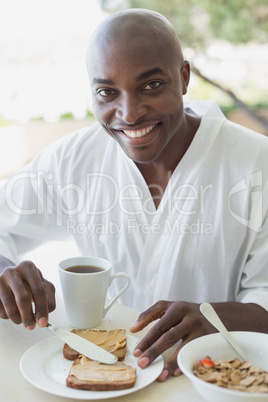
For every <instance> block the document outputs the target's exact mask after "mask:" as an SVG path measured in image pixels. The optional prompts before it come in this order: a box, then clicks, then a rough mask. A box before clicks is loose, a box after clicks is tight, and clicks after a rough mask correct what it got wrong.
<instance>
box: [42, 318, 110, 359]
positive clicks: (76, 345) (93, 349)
mask: <svg viewBox="0 0 268 402" xmlns="http://www.w3.org/2000/svg"><path fill="white" fill-rule="evenodd" d="M47 328H48V329H49V330H50V331H51V332H53V334H54V335H56V336H58V337H59V338H61V339H62V340H63V341H64V342H65V343H67V344H68V345H69V346H70V347H71V348H73V349H75V350H76V351H77V352H79V353H81V354H82V355H84V356H86V357H88V358H89V359H92V360H97V361H98V362H100V363H104V364H114V363H115V362H117V357H116V356H114V355H113V354H112V353H109V352H107V351H106V350H104V349H102V348H101V347H100V346H97V345H95V344H94V343H92V342H90V341H88V340H87V339H84V338H82V337H81V336H79V335H76V334H74V333H73V332H70V331H67V330H66V329H63V328H60V327H57V326H56V325H53V324H50V323H48V325H47Z"/></svg>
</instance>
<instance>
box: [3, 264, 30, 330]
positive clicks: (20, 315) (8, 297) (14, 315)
mask: <svg viewBox="0 0 268 402" xmlns="http://www.w3.org/2000/svg"><path fill="white" fill-rule="evenodd" d="M0 294H1V301H2V304H3V307H4V309H5V312H6V315H7V316H8V318H10V319H11V320H12V321H13V322H14V323H15V324H20V323H21V322H23V324H24V325H25V327H32V326H33V325H35V318H34V315H33V312H32V307H31V296H30V294H29V292H28V290H27V288H26V287H25V284H24V283H23V281H22V279H21V277H20V274H19V272H18V270H15V269H14V268H6V269H5V276H4V280H3V281H2V282H1V291H0Z"/></svg>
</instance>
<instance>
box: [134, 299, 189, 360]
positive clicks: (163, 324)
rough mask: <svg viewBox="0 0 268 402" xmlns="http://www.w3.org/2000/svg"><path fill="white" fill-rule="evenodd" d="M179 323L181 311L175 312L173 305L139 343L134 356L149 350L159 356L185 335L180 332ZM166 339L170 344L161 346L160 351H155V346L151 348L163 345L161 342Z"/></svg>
mask: <svg viewBox="0 0 268 402" xmlns="http://www.w3.org/2000/svg"><path fill="white" fill-rule="evenodd" d="M174 304H175V303H174ZM178 323H180V315H179V311H178V309H177V310H175V312H174V307H173V306H171V307H170V308H168V309H167V310H166V312H165V313H164V315H163V316H162V318H161V319H160V320H159V321H158V322H157V323H156V324H155V325H154V326H153V327H152V328H151V329H150V331H149V332H148V334H147V335H146V336H145V337H144V338H143V339H142V340H141V341H140V342H139V343H138V345H137V346H136V348H135V350H134V356H135V357H139V356H141V354H142V353H143V352H144V351H148V350H150V352H151V353H155V355H156V356H159V354H161V353H162V352H163V351H164V350H165V349H167V348H168V347H170V346H173V345H174V344H175V343H176V342H177V341H178V340H179V339H180V338H181V337H182V336H183V335H184V333H182V334H180V327H178V325H177V324H178ZM175 328H176V330H175ZM174 330H175V332H174ZM163 335H164V336H165V338H164V339H163V338H162V336H163ZM165 341H166V342H168V344H166V346H165V347H164V346H163V347H162V348H160V349H161V351H160V353H158V352H157V351H155V352H154V348H151V346H152V345H154V346H156V345H158V344H160V345H161V343H162V342H165ZM168 345H170V346H168ZM162 349H163V350H162ZM148 357H149V356H148ZM152 357H153V356H152ZM150 361H151V359H150Z"/></svg>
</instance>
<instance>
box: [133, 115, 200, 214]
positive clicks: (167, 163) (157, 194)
mask: <svg viewBox="0 0 268 402" xmlns="http://www.w3.org/2000/svg"><path fill="white" fill-rule="evenodd" d="M187 121H188V122H187V126H186V128H185V130H184V132H183V133H182V134H180V135H179V136H176V137H175V138H174V139H172V140H171V141H170V144H169V146H167V147H166V148H165V150H163V152H162V154H161V155H160V156H159V157H158V158H157V159H156V160H154V161H152V162H150V163H138V162H136V165H137V167H138V169H139V170H140V172H141V174H142V175H143V177H144V180H145V181H146V183H147V185H148V187H149V190H150V192H151V194H152V197H153V199H154V203H155V205H156V208H157V206H158V205H159V203H160V201H161V199H162V196H163V194H164V192H165V189H166V186H167V184H168V182H169V179H170V177H171V176H172V173H173V172H174V170H175V169H176V167H177V166H178V164H179V163H180V161H181V159H182V158H183V156H184V155H185V153H186V152H187V150H188V148H189V147H190V145H191V142H192V140H193V138H194V136H195V133H196V131H197V130H198V127H199V125H200V121H201V119H200V118H199V117H194V116H188V119H187ZM171 142H172V143H171Z"/></svg>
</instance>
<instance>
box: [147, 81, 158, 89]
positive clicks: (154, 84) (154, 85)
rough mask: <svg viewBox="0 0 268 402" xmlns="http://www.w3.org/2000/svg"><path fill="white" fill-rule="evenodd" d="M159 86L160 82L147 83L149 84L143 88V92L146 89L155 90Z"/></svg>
mask: <svg viewBox="0 0 268 402" xmlns="http://www.w3.org/2000/svg"><path fill="white" fill-rule="evenodd" d="M160 85H161V82H160V81H152V82H149V84H147V85H146V86H145V87H144V90H145V91H146V90H148V89H156V88H158V87H159V86H160Z"/></svg>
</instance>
